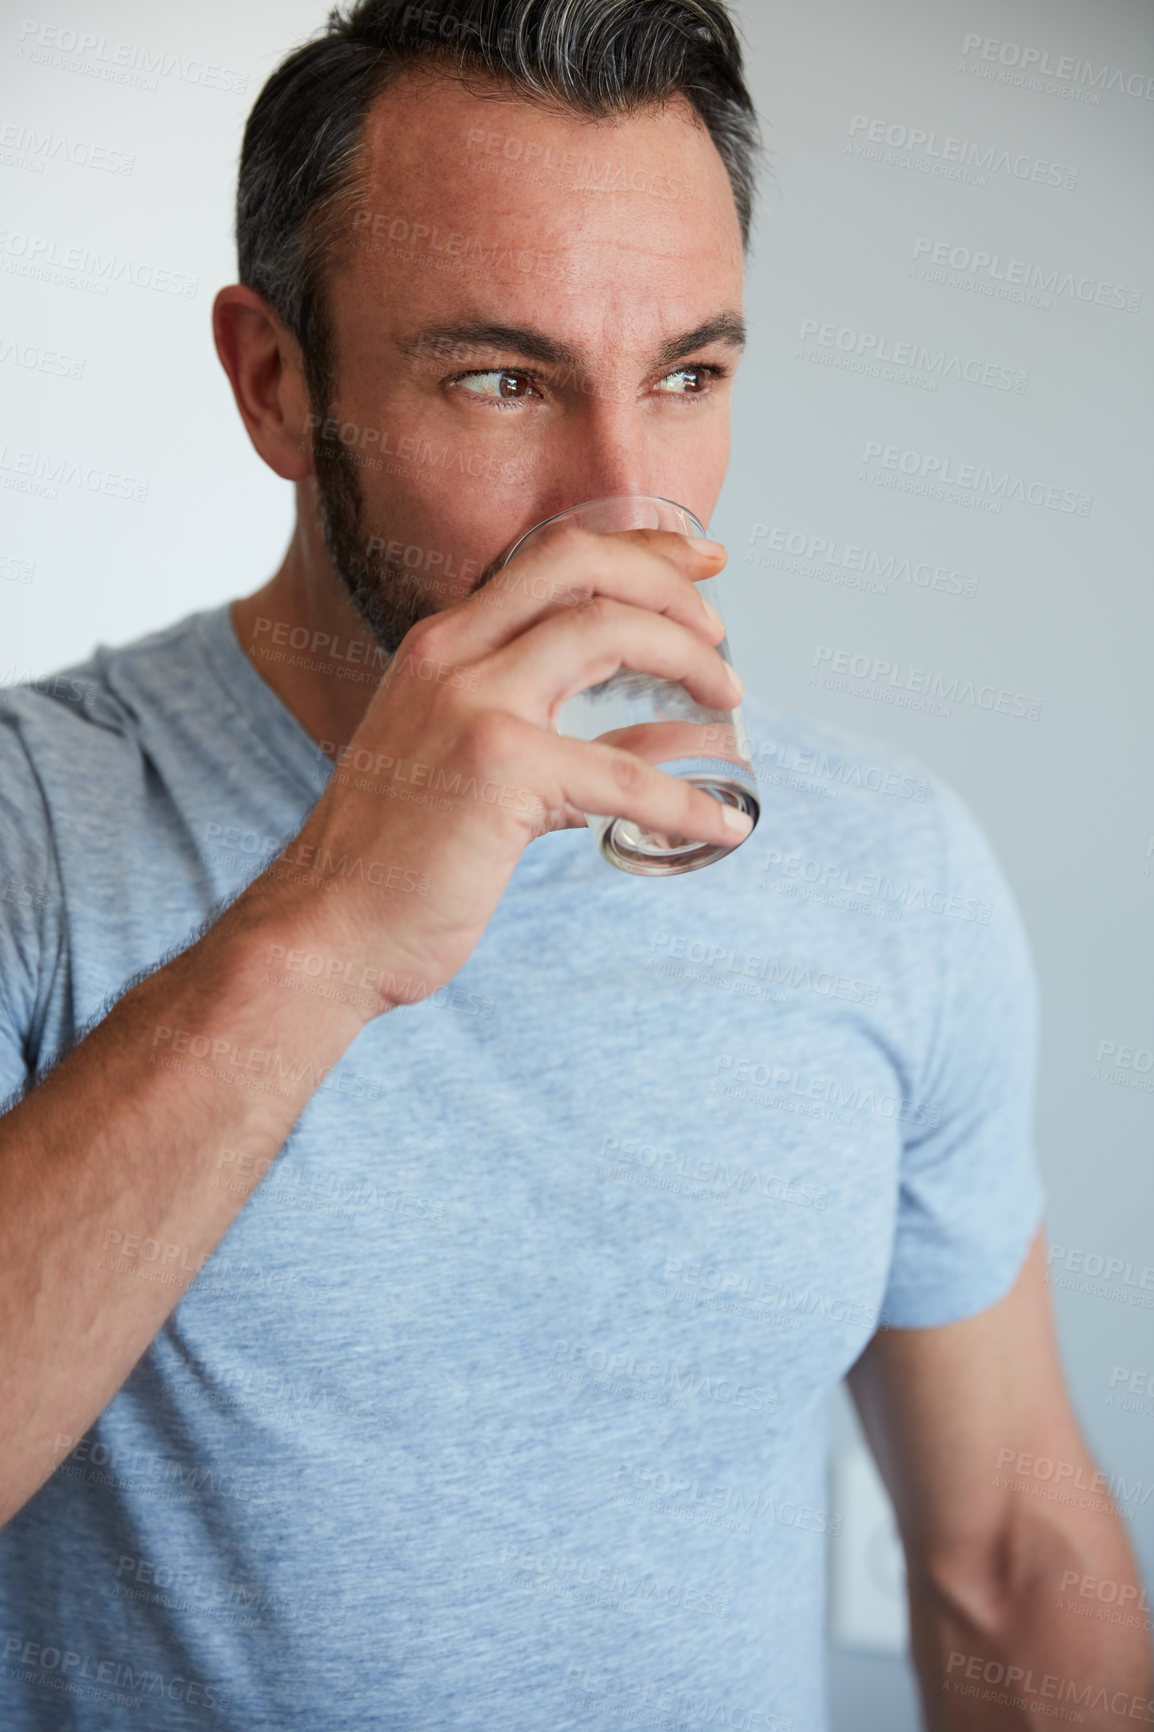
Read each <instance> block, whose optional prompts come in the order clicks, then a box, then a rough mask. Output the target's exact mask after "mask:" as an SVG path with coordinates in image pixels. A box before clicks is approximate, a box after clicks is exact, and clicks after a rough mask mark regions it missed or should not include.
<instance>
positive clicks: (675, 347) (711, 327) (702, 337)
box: [400, 312, 745, 367]
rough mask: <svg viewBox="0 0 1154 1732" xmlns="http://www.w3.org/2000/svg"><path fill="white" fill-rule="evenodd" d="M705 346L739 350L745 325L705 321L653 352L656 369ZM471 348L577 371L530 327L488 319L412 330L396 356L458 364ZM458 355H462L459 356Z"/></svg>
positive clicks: (572, 357) (737, 320) (722, 318)
mask: <svg viewBox="0 0 1154 1732" xmlns="http://www.w3.org/2000/svg"><path fill="white" fill-rule="evenodd" d="M710 343H725V344H727V345H728V346H729V347H730V348H734V349H740V348H742V347H744V344H745V325H744V322H743V321H742V318H741V315H740V314H739V313H733V312H724V313H718V314H716V315H715V316H714V317H713V318H712V319H707V320H706V321H705V323H704V324H702V325H695V326H694V328H693V330H691V331H685V332H683V333H682V335H681V336H679V337H671V338H669V340H668V341H667V342H665V343H662V345H661V348H660V349H659V350H658V352H657V356H656V364H657V365H658V366H659V367H660V366H670V365H672V363H673V362H674V361H679V360H681V359H682V357H683V356H685V355H689V354H691V353H692V352H693V350H694V349H704V348H705V347H706V346H707V345H708V344H710ZM474 349H495V350H497V351H499V352H504V353H506V354H513V355H524V356H525V357H526V359H528V360H531V361H544V362H545V363H546V364H547V365H550V366H559V367H577V366H580V365H581V362H580V358H579V356H577V355H576V354H575V353H574V352H573V350H572V349H570V348H569V346H568V344H566V343H561V342H558V341H557V339H556V338H555V337H548V336H546V335H545V333H544V331H539V330H537V329H536V328H535V327H534V326H531V325H497V324H492V323H490V322H489V321H488V320H484V319H474V320H469V321H467V322H466V323H464V324H457V325H431V326H430V327H429V328H428V329H427V330H424V331H418V333H417V335H416V336H415V337H408V338H405V339H403V340H402V342H401V344H400V350H401V353H402V355H404V356H406V357H407V358H408V359H410V360H417V359H419V358H422V357H427V356H428V355H429V354H430V353H431V354H433V355H435V356H437V357H438V358H440V359H442V360H447V361H452V360H462V359H465V358H466V357H467V355H468V353H469V352H470V351H472V350H474ZM461 351H464V352H465V353H464V354H462V353H461Z"/></svg>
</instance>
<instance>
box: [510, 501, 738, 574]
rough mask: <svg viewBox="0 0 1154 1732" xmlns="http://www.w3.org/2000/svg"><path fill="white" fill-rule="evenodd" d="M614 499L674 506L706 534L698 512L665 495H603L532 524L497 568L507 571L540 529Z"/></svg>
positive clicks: (702, 533) (518, 538) (567, 507)
mask: <svg viewBox="0 0 1154 1732" xmlns="http://www.w3.org/2000/svg"><path fill="white" fill-rule="evenodd" d="M614 499H652V500H655V501H656V502H657V503H658V504H660V505H672V506H673V508H674V510H675V511H683V512H684V513H685V515H686V517H688V518H689V519H690V520H691V522H693V523H696V525H697V528H698V532H699V533H700V534H701V535H702V536H704V534H705V525H704V524H703V523H702V521H701V519H700V518H699V517H698V516H697V514H696V512H693V511H690V509H689V507H688V505H682V504H681V502H680V500H678V499H670V498H668V497H667V495H666V494H664V493H603V494H601V495H600V496H599V497H598V498H596V499H582V500H581V501H580V503H579V504H577V505H567V506H565V508H564V510H563V511H555V512H554V513H553V515H552V516H551V517H543V518H542V519H541V521H540V523H534V524H532V525H531V527H530V528H528V529H527V530H526V531H525V532H524V534H523V535H519V536H518V537H517V539H516V541H515V542H514V543H513V545H512V547H511V548H510V549H509V551H508V553H507V554H506V555H505V557H504V559H503V560H502V561H501V563H500V565H499V566H498V567H497V569H498V571H503V570H504V569H505V567H506V566H507V565H508V563H509V561H510V560H511V559H512V557H513V555H514V554H515V553H516V551H517V549H518V548H519V547H520V546H521V544H522V543H523V542H526V541H528V539H529V537H530V536H531V535H536V533H537V531H538V530H539V529H548V527H549V525H550V524H551V523H558V522H560V520H561V518H562V517H568V516H569V515H570V513H572V512H574V511H584V510H585V509H586V507H587V506H589V505H608V504H609V503H610V501H611V500H614Z"/></svg>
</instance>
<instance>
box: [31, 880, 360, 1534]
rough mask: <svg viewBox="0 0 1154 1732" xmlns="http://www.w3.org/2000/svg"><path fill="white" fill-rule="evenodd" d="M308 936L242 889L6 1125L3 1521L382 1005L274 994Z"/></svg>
mask: <svg viewBox="0 0 1154 1732" xmlns="http://www.w3.org/2000/svg"><path fill="white" fill-rule="evenodd" d="M306 934H308V935H309V936H306ZM316 934H317V923H316V918H315V916H313V917H312V918H311V919H302V918H300V917H299V916H297V915H296V914H294V913H292V912H291V911H290V907H289V905H288V904H287V903H286V905H285V907H284V909H283V910H281V909H280V908H278V906H277V901H276V896H275V894H274V895H273V896H272V897H270V896H269V895H267V894H266V893H264V892H263V891H262V890H261V888H260V887H256V888H253V887H250V893H246V895H245V896H244V897H242V898H240V899H238V902H237V903H235V904H234V905H233V907H232V908H230V909H229V910H228V911H227V913H226V914H225V915H224V916H223V917H222V919H221V920H220V921H219V922H218V923H217V924H216V925H215V926H214V927H213V928H212V929H211V931H210V932H209V933H208V934H207V935H206V936H205V937H203V938H202V939H201V940H200V941H199V942H198V943H196V944H194V945H193V946H192V947H191V948H190V949H188V950H186V951H185V952H184V953H183V954H182V955H180V956H178V957H177V958H176V959H175V960H173V961H172V962H170V963H168V964H167V965H166V966H165V967H164V968H162V969H160V970H159V971H158V972H157V973H155V974H153V975H151V976H149V978H148V979H146V980H145V981H143V982H141V983H140V984H139V985H137V986H136V987H134V988H133V989H132V990H131V991H130V992H128V993H126V994H125V996H124V997H123V998H122V999H120V1001H119V1002H118V1003H117V1004H116V1005H115V1006H114V1008H113V1009H112V1011H111V1012H110V1013H109V1015H108V1016H107V1017H106V1018H105V1019H104V1020H103V1021H102V1022H101V1023H100V1024H99V1025H98V1026H97V1027H96V1028H95V1029H93V1030H92V1032H91V1033H90V1034H89V1035H88V1036H87V1037H86V1038H85V1039H84V1040H82V1041H81V1042H80V1044H79V1045H78V1046H77V1047H76V1048H75V1049H74V1050H73V1051H72V1052H71V1053H69V1055H68V1056H67V1058H65V1059H64V1060H63V1061H62V1062H61V1063H60V1064H59V1065H58V1066H57V1067H56V1069H54V1070H53V1071H51V1073H50V1074H49V1075H48V1076H47V1077H46V1078H45V1079H44V1081H43V1082H41V1083H40V1085H39V1086H38V1087H37V1088H35V1089H33V1090H32V1091H31V1093H29V1094H28V1095H26V1096H25V1098H24V1099H23V1100H22V1101H20V1102H19V1104H18V1105H16V1106H14V1107H13V1108H12V1109H11V1110H10V1111H9V1112H8V1113H6V1114H5V1115H4V1117H3V1118H2V1119H0V1464H2V1466H0V1521H4V1520H7V1519H8V1517H9V1516H11V1515H12V1514H13V1513H14V1512H15V1511H16V1510H17V1509H19V1508H20V1507H21V1505H22V1504H24V1503H25V1502H26V1501H27V1499H28V1498H29V1497H30V1496H31V1495H32V1493H33V1492H34V1491H35V1490H36V1489H37V1487H38V1486H39V1485H41V1484H42V1483H43V1481H44V1480H45V1479H46V1478H48V1476H49V1475H50V1474H51V1473H52V1471H53V1470H54V1468H55V1467H56V1466H57V1464H58V1462H59V1461H60V1459H61V1458H62V1456H63V1455H64V1454H65V1453H66V1452H67V1448H68V1444H67V1441H66V1440H67V1439H69V1438H72V1439H75V1438H76V1437H77V1436H78V1435H79V1434H81V1433H83V1431H84V1430H85V1429H86V1428H87V1427H88V1426H89V1425H90V1424H91V1423H92V1421H93V1420H94V1419H95V1418H96V1416H97V1415H98V1414H99V1413H100V1412H101V1411H102V1409H103V1408H104V1407H105V1406H106V1404H107V1403H108V1401H109V1400H110V1399H111V1397H112V1396H113V1395H114V1394H115V1392H116V1390H117V1389H118V1388H119V1387H120V1385H121V1384H122V1383H123V1381H124V1379H125V1378H126V1377H127V1375H128V1373H129V1372H130V1371H131V1369H132V1367H133V1366H134V1365H135V1363H136V1361H137V1360H138V1359H139V1358H140V1355H141V1354H142V1353H143V1352H144V1350H145V1348H146V1347H147V1346H148V1343H149V1342H150V1341H151V1340H152V1338H153V1336H154V1335H155V1334H156V1333H157V1331H158V1330H159V1329H160V1327H161V1325H162V1324H163V1322H164V1320H165V1318H166V1317H167V1316H168V1314H169V1312H170V1311H171V1310H172V1308H173V1307H174V1305H175V1304H176V1302H177V1300H178V1299H179V1298H180V1296H181V1294H182V1293H183V1291H184V1290H185V1288H186V1287H187V1286H188V1284H189V1283H190V1282H191V1281H192V1280H193V1279H194V1278H195V1275H196V1273H197V1272H198V1270H199V1269H200V1268H201V1267H202V1265H203V1263H204V1262H205V1260H206V1259H207V1257H208V1256H209V1254H210V1253H211V1252H212V1251H213V1249H214V1248H215V1247H216V1245H217V1244H218V1243H219V1241H220V1239H221V1238H222V1237H223V1236H224V1234H225V1232H226V1230H227V1229H228V1227H229V1225H230V1223H231V1222H232V1221H233V1219H234V1218H235V1216H236V1215H237V1214H238V1212H239V1211H240V1209H241V1208H242V1207H243V1205H244V1203H245V1202H246V1201H247V1200H248V1197H249V1196H250V1195H251V1193H252V1191H253V1190H255V1188H256V1186H257V1184H258V1183H259V1182H260V1179H261V1177H262V1175H263V1174H264V1173H265V1172H267V1170H268V1168H269V1166H270V1165H271V1164H272V1162H273V1160H274V1159H275V1157H276V1155H277V1153H278V1151H279V1150H280V1148H281V1147H282V1145H283V1144H284V1142H285V1139H286V1138H287V1136H288V1133H289V1131H290V1130H291V1129H292V1126H293V1125H294V1124H295V1122H296V1120H297V1119H298V1118H299V1116H300V1114H301V1111H302V1110H303V1108H304V1106H305V1105H306V1103H307V1101H308V1099H309V1097H310V1096H311V1095H312V1094H313V1093H314V1092H315V1090H316V1089H317V1087H318V1086H319V1084H320V1082H321V1081H322V1079H323V1077H324V1074H325V1072H326V1070H327V1069H329V1068H330V1067H331V1066H332V1065H333V1064H334V1063H336V1061H337V1060H338V1059H339V1058H340V1056H341V1054H342V1053H343V1052H344V1051H345V1049H346V1048H347V1047H348V1046H349V1045H350V1044H351V1042H352V1041H353V1040H354V1039H355V1038H356V1036H357V1034H358V1033H359V1032H360V1030H361V1028H362V1027H363V1026H364V1023H365V1021H366V1020H367V1019H368V1016H369V1015H371V1014H376V1013H377V1012H379V1010H381V1009H384V1008H387V1006H386V1005H384V1004H382V1003H380V1002H379V1001H376V1000H375V999H373V998H372V997H370V995H368V994H365V995H356V994H347V993H346V994H343V995H342V994H340V993H338V992H333V993H332V994H331V995H326V996H323V997H312V996H303V995H302V994H300V993H299V992H295V991H291V990H286V989H285V988H286V986H289V987H291V986H293V985H295V984H299V981H300V977H299V976H297V977H296V978H295V979H294V978H293V976H292V975H291V974H286V973H285V972H284V963H285V961H286V960H288V959H290V958H291V957H292V956H293V955H294V954H296V955H300V954H301V951H300V949H299V948H298V949H297V950H296V951H295V952H294V949H293V947H294V946H297V947H299V946H301V945H302V944H304V945H307V946H309V947H311V948H310V954H311V953H312V952H313V951H317V950H319V949H322V948H323V947H324V943H325V941H324V940H323V939H321V938H318V937H317V935H316ZM350 997H352V998H354V1000H355V1002H354V1003H352V1004H350V1003H348V1002H347V1000H348V998H350ZM343 1000H344V1001H343Z"/></svg>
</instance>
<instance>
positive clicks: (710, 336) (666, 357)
mask: <svg viewBox="0 0 1154 1732" xmlns="http://www.w3.org/2000/svg"><path fill="white" fill-rule="evenodd" d="M710 343H726V344H728V346H729V347H730V348H731V349H743V348H744V347H745V321H744V320H743V319H742V317H741V314H740V313H718V314H717V315H716V317H715V318H712V319H706V321H705V323H704V325H698V326H697V327H696V328H695V329H694V330H692V331H686V332H685V334H684V336H681V337H673V338H672V339H671V340H670V341H669V342H668V343H663V344H662V346H661V350H660V353H659V354H658V356H657V365H658V366H659V367H663V366H664V367H668V366H671V365H672V363H673V362H674V361H680V360H681V358H682V356H683V355H690V354H692V353H693V351H694V349H705V348H708V346H709V344H710Z"/></svg>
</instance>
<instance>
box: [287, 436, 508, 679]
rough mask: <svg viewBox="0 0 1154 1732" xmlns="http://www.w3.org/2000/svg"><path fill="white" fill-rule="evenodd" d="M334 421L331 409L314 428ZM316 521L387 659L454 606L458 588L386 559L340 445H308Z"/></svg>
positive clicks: (488, 572) (384, 540) (349, 457)
mask: <svg viewBox="0 0 1154 1732" xmlns="http://www.w3.org/2000/svg"><path fill="white" fill-rule="evenodd" d="M334 415H335V410H334V409H333V408H332V407H330V408H329V409H328V410H327V411H326V413H325V415H324V416H321V417H319V420H318V425H319V426H322V427H323V426H324V424H325V421H326V420H329V422H330V424H331V419H332V418H333V417H334ZM313 470H314V474H315V478H316V502H317V516H318V518H319V520H320V525H321V530H322V532H323V534H324V540H325V547H326V548H327V549H328V554H329V558H330V559H331V560H332V562H333V568H334V570H335V571H336V573H337V575H338V577H339V578H340V580H341V582H342V583H343V584H344V586H345V589H346V590H347V592H348V596H349V600H350V601H351V602H352V604H353V606H354V607H355V608H356V610H357V612H358V614H359V615H360V617H361V619H362V620H363V621H364V623H365V625H366V626H367V627H368V629H369V631H370V632H371V633H372V635H373V639H374V641H375V642H376V643H377V645H378V646H379V647H380V648H381V649H382V650H383V651H384V653H385V654H386V655H387V656H390V657H392V656H395V655H396V653H397V650H398V649H399V648H400V646H401V643H402V640H403V639H404V637H405V636H406V634H407V633H408V632H410V631H411V630H412V628H413V627H414V626H415V625H416V624H417V622H418V621H419V620H422V619H427V618H428V617H429V615H430V614H434V613H439V612H440V610H441V609H442V608H443V607H448V606H450V605H451V603H452V602H453V601H454V600H461V599H462V595H461V591H460V590H459V588H457V587H456V586H453V587H452V588H451V589H450V587H449V585H448V584H447V583H446V582H445V581H444V580H443V579H442V580H439V579H437V578H434V577H428V576H426V577H424V578H422V577H420V576H418V575H417V574H416V573H415V572H413V571H409V570H407V569H406V567H404V566H402V565H398V564H397V563H396V561H395V560H392V559H389V558H388V556H387V554H386V551H385V549H386V547H387V545H388V537H387V536H386V535H384V534H378V533H376V532H375V531H374V530H373V529H372V527H371V526H370V525H369V524H368V523H367V522H366V520H365V501H364V492H363V490H362V488H361V478H360V475H359V473H358V470H357V459H356V457H355V456H354V455H353V454H352V452H350V451H349V450H348V448H347V447H346V446H345V445H343V444H342V443H341V442H340V440H339V439H333V440H322V439H319V438H314V441H313ZM495 571H496V566H495V564H491V565H489V566H487V567H486V568H485V570H484V571H483V572H482V573H481V574H480V576H479V577H477V578H475V579H474V581H473V583H472V584H471V585H470V586H469V589H468V591H467V592H466V593H468V594H472V592H473V590H475V589H479V588H480V587H481V585H482V584H484V583H487V582H488V581H489V580H490V579H491V578H492V577H493V576H494V574H495Z"/></svg>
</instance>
